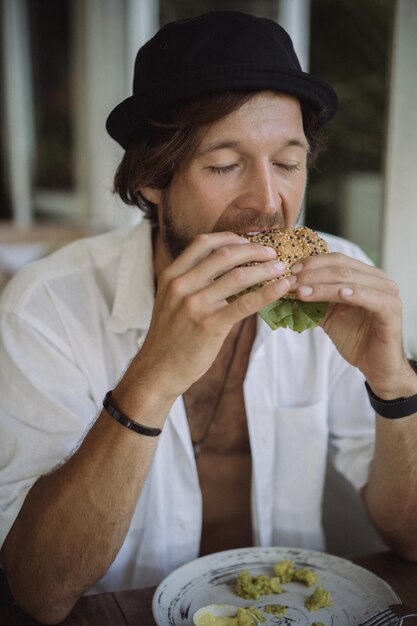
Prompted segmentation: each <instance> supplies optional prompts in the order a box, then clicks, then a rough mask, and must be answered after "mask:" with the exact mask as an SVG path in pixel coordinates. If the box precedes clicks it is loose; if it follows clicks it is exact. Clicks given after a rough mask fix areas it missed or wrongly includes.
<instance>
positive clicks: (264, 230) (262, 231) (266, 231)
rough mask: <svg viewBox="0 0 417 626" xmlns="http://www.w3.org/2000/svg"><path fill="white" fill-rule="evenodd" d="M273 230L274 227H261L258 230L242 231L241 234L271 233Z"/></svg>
mask: <svg viewBox="0 0 417 626" xmlns="http://www.w3.org/2000/svg"><path fill="white" fill-rule="evenodd" d="M271 230H274V228H261V229H258V230H245V231H243V232H240V233H239V235H251V236H254V235H260V234H262V233H269V232H270V231H271Z"/></svg>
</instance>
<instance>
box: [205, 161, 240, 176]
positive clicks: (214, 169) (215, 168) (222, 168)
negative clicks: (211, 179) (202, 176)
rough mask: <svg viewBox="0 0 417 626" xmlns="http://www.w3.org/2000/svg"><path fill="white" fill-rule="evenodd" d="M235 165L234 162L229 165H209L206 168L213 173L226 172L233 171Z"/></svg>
mask: <svg viewBox="0 0 417 626" xmlns="http://www.w3.org/2000/svg"><path fill="white" fill-rule="evenodd" d="M236 167H237V165H236V163H232V164H231V165H210V166H209V168H208V169H209V170H210V172H214V173H215V174H227V172H231V171H233V170H234V169H235V168H236Z"/></svg>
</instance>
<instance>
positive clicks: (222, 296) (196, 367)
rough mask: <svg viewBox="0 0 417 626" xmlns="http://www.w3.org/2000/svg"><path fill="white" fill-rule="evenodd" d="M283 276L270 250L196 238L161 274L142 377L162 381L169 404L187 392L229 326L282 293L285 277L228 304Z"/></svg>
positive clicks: (218, 236)
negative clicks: (260, 285)
mask: <svg viewBox="0 0 417 626" xmlns="http://www.w3.org/2000/svg"><path fill="white" fill-rule="evenodd" d="M251 262H254V263H255V265H252V266H249V267H246V266H244V265H245V264H246V263H251ZM242 266H244V267H242ZM283 271H284V264H283V263H282V262H278V261H277V260H276V253H275V251H274V250H273V249H272V248H267V247H265V246H263V245H261V244H258V243H250V242H248V241H247V240H246V239H245V238H243V237H240V236H239V235H237V234H235V233H231V232H218V233H211V234H203V235H198V236H197V237H196V238H195V239H194V241H193V242H192V243H191V244H190V246H189V247H188V248H187V249H186V250H185V251H184V252H183V253H182V254H181V255H180V256H179V257H178V258H177V259H175V261H173V262H172V263H171V264H170V265H169V266H168V267H167V268H165V269H164V271H163V272H161V274H160V276H159V279H158V288H157V294H156V301H155V307H154V312H153V317H152V321H151V325H150V329H149V332H148V335H147V337H146V340H145V342H144V344H143V347H142V348H141V350H140V354H139V355H138V358H137V363H136V366H137V367H139V370H140V374H141V379H142V380H143V378H147V377H149V384H150V385H151V387H152V386H155V384H158V383H157V381H161V380H163V381H164V385H163V389H161V387H160V384H159V392H160V393H161V392H162V393H164V394H167V396H169V395H171V396H172V398H175V397H177V396H179V395H180V394H182V393H184V391H186V389H188V388H189V387H190V386H191V385H192V384H193V383H194V382H195V381H196V380H198V379H199V378H201V376H202V375H203V374H204V373H205V372H206V371H207V370H208V368H209V367H210V365H211V364H212V362H213V361H214V359H215V357H216V356H217V354H218V352H219V350H220V348H221V346H222V344H223V342H224V340H225V338H226V336H227V334H228V333H229V331H230V329H231V328H232V326H233V325H234V324H236V323H237V322H239V321H241V320H242V319H244V318H245V317H248V316H249V315H253V314H254V313H256V312H257V311H258V310H259V309H261V308H262V307H264V306H266V305H267V304H269V303H270V302H273V301H274V300H277V299H279V298H280V297H282V296H283V295H285V294H286V293H287V292H288V290H289V288H290V285H289V283H288V282H287V281H286V280H285V279H284V278H282V279H280V280H274V281H273V282H271V283H269V284H267V285H264V286H263V287H262V288H260V289H258V290H256V291H252V292H248V293H246V294H244V295H242V296H239V297H238V298H235V299H232V301H229V298H231V297H232V296H234V295H236V294H238V293H240V292H241V291H242V290H245V289H247V288H249V287H252V286H253V285H256V284H257V283H261V282H263V281H266V280H271V279H276V278H279V277H281V276H282V274H283Z"/></svg>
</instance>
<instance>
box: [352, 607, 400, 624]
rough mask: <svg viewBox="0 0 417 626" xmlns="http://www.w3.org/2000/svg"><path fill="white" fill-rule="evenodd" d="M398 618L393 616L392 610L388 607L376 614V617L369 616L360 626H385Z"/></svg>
mask: <svg viewBox="0 0 417 626" xmlns="http://www.w3.org/2000/svg"><path fill="white" fill-rule="evenodd" d="M395 619H398V617H397V616H396V615H395V613H394V612H393V610H392V609H391V608H390V607H389V606H388V607H387V608H386V609H384V610H383V611H381V612H379V613H377V614H376V615H371V617H369V618H368V619H367V620H365V621H364V622H361V625H360V626H387V624H390V623H391V622H392V621H394V620H395Z"/></svg>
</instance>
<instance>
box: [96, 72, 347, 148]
mask: <svg viewBox="0 0 417 626" xmlns="http://www.w3.org/2000/svg"><path fill="white" fill-rule="evenodd" d="M252 90H253V91H263V90H273V91H277V92H279V93H285V94H288V95H292V96H294V97H296V98H299V99H300V100H301V101H304V102H306V103H307V104H309V105H310V106H311V107H312V109H313V110H314V111H315V112H316V113H318V114H320V121H319V123H320V124H324V123H326V122H328V121H329V120H330V119H331V118H332V117H333V115H334V114H335V112H336V109H337V96H336V93H335V92H334V90H333V89H332V87H331V86H330V85H329V84H328V83H326V82H325V81H323V80H321V79H320V78H318V77H317V76H314V75H313V74H308V73H306V72H302V71H296V70H293V71H285V72H284V71H282V70H278V71H277V70H276V69H274V68H270V67H263V68H259V67H256V68H254V67H251V68H247V67H245V68H243V67H236V66H233V67H229V68H226V71H225V68H222V71H221V72H219V71H218V70H217V71H216V68H211V70H210V72H207V70H205V71H204V72H203V73H202V74H201V75H200V76H199V75H198V74H197V73H194V75H193V76H190V75H189V74H187V75H182V76H173V77H170V78H169V79H168V80H165V81H164V83H163V84H154V85H152V86H151V88H150V89H147V90H146V92H142V93H140V95H136V96H135V95H134V96H130V97H129V98H126V99H125V100H123V102H121V103H120V104H118V105H117V106H116V107H115V108H114V109H113V111H112V112H111V113H110V115H109V116H108V118H107V122H106V128H107V131H108V133H109V134H110V136H111V137H112V138H113V139H115V140H116V141H117V142H118V143H119V144H120V145H121V146H122V147H123V148H124V149H126V148H127V147H128V145H129V143H130V141H131V139H132V137H133V136H134V134H135V131H136V130H137V129H138V128H139V127H140V126H141V125H142V124H144V123H145V122H146V120H147V119H148V118H149V117H156V116H157V115H158V114H161V113H164V112H167V111H169V109H170V108H172V107H174V106H177V105H179V104H181V103H185V102H187V101H190V100H195V99H198V98H201V97H203V96H206V95H210V94H215V93H221V92H225V91H252Z"/></svg>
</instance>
